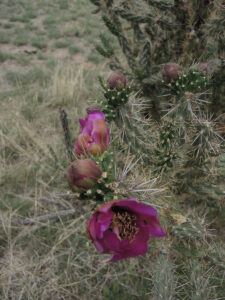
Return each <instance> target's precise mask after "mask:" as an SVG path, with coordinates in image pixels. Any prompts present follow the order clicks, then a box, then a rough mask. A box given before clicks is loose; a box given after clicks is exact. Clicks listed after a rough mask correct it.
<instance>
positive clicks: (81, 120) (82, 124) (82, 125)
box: [79, 119, 85, 128]
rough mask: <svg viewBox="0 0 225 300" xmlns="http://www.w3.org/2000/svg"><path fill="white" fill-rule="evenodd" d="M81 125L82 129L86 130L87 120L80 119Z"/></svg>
mask: <svg viewBox="0 0 225 300" xmlns="http://www.w3.org/2000/svg"><path fill="white" fill-rule="evenodd" d="M79 123H80V126H81V127H82V128H84V126H85V120H83V119H79Z"/></svg>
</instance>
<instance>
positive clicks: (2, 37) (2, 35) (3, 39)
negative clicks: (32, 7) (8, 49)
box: [0, 31, 11, 44]
mask: <svg viewBox="0 0 225 300" xmlns="http://www.w3.org/2000/svg"><path fill="white" fill-rule="evenodd" d="M10 41H11V38H10V35H9V33H8V32H4V31H1V32H0V44H9V43H10Z"/></svg>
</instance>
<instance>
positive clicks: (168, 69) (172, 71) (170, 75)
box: [162, 63, 181, 82]
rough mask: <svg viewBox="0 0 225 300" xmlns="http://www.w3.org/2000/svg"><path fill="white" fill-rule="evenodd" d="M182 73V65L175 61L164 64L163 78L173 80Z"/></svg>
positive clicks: (168, 80)
mask: <svg viewBox="0 0 225 300" xmlns="http://www.w3.org/2000/svg"><path fill="white" fill-rule="evenodd" d="M180 73H181V67H180V66H179V65H177V64H174V63H167V64H165V65H164V68H163V72H162V76H163V79H164V80H165V81H167V82H171V81H172V80H177V79H178V78H179V75H180Z"/></svg>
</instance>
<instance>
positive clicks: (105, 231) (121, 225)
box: [87, 199, 165, 262]
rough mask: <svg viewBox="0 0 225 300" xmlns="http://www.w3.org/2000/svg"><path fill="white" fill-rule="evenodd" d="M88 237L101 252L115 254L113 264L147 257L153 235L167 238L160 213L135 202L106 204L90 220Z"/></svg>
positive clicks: (120, 201)
mask: <svg viewBox="0 0 225 300" xmlns="http://www.w3.org/2000/svg"><path fill="white" fill-rule="evenodd" d="M87 234H88V236H89V237H90V238H91V239H92V240H93V242H94V245H95V246H96V248H97V249H98V250H99V251H100V252H101V253H109V254H113V257H112V258H111V260H110V262H114V261H117V260H120V259H124V258H128V257H135V256H137V255H141V254H145V253H146V252H147V247H148V240H149V237H150V236H154V237H163V236H165V232H164V231H163V229H162V227H161V226H160V223H159V220H158V217H157V211H156V210H155V209H154V208H153V207H151V206H149V205H146V204H143V203H139V202H137V201H136V199H129V200H128V199H125V200H118V201H111V202H109V203H106V204H103V205H102V206H101V207H100V208H99V209H98V210H97V211H96V212H95V213H94V214H93V216H92V218H91V220H90V221H89V224H88V227H87Z"/></svg>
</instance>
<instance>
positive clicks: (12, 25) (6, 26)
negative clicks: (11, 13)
mask: <svg viewBox="0 0 225 300" xmlns="http://www.w3.org/2000/svg"><path fill="white" fill-rule="evenodd" d="M14 26H15V25H14V24H13V23H5V24H3V25H2V27H3V28H5V29H10V28H13V27H14Z"/></svg>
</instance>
